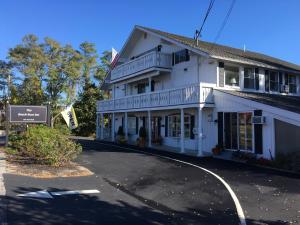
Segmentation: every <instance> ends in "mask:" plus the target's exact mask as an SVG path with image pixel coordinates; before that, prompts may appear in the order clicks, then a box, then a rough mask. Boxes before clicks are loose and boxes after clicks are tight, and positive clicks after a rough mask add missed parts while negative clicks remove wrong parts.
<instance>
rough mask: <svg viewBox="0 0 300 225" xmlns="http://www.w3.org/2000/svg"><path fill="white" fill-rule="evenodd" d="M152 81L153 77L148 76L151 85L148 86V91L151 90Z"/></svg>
mask: <svg viewBox="0 0 300 225" xmlns="http://www.w3.org/2000/svg"><path fill="white" fill-rule="evenodd" d="M151 81H152V78H151V77H149V78H148V83H149V86H148V92H151Z"/></svg>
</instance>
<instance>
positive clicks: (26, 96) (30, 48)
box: [8, 34, 46, 105]
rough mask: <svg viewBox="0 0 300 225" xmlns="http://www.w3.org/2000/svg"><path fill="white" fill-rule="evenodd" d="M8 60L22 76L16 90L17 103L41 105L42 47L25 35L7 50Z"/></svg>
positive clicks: (43, 64)
mask: <svg viewBox="0 0 300 225" xmlns="http://www.w3.org/2000/svg"><path fill="white" fill-rule="evenodd" d="M8 54H9V55H8V56H9V59H10V62H11V63H12V64H13V65H14V67H15V68H16V69H17V70H18V71H19V72H20V73H21V74H23V76H24V81H23V83H22V85H20V86H19V87H18V88H17V89H18V92H19V94H18V96H19V98H20V99H19V100H18V102H19V103H21V104H33V105H38V104H42V103H44V102H45V100H46V96H45V93H44V91H43V89H42V83H43V78H45V72H46V71H45V63H46V58H45V55H44V52H43V46H42V45H41V44H39V43H38V38H37V37H36V36H35V35H32V34H30V35H26V36H25V37H24V38H23V39H22V43H21V44H20V45H17V46H16V47H15V48H12V49H10V50H9V53H8Z"/></svg>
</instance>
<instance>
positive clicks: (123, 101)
mask: <svg viewBox="0 0 300 225" xmlns="http://www.w3.org/2000/svg"><path fill="white" fill-rule="evenodd" d="M213 102H214V99H213V89H212V88H211V87H201V88H200V86H199V85H197V84H195V85H190V86H187V87H182V88H176V89H169V90H163V91H157V92H149V93H145V94H139V95H131V96H126V97H123V98H118V99H114V100H103V101H98V102H97V111H98V112H103V111H113V110H128V109H139V108H149V107H161V106H172V105H181V104H193V103H213Z"/></svg>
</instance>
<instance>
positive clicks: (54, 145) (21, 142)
mask: <svg viewBox="0 0 300 225" xmlns="http://www.w3.org/2000/svg"><path fill="white" fill-rule="evenodd" d="M10 147H11V148H13V149H15V150H16V151H15V154H14V155H15V156H18V157H21V158H23V159H26V160H27V161H29V162H33V163H37V164H46V165H51V166H62V165H64V164H67V163H69V162H70V161H71V160H73V159H75V158H76V157H77V155H78V154H79V153H80V152H81V151H82V148H81V146H80V145H78V144H76V143H74V142H73V141H71V140H69V139H68V137H67V136H65V135H63V134H62V133H61V132H60V131H59V130H57V129H51V128H49V127H46V126H43V125H41V126H34V127H29V128H28V129H27V131H26V132H24V133H22V134H13V135H11V136H10ZM10 152H11V151H8V154H9V153H10Z"/></svg>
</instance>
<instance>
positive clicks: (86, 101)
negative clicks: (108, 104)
mask: <svg viewBox="0 0 300 225" xmlns="http://www.w3.org/2000/svg"><path fill="white" fill-rule="evenodd" d="M99 99H102V94H101V91H100V89H99V88H98V87H97V86H96V85H95V84H86V85H85V86H84V88H83V91H82V92H81V93H80V94H79V97H78V100H77V101H76V102H75V104H74V110H75V112H76V116H77V120H78V128H76V130H75V134H77V135H81V136H91V135H93V134H94V133H95V130H96V102H97V101H98V100H99Z"/></svg>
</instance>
